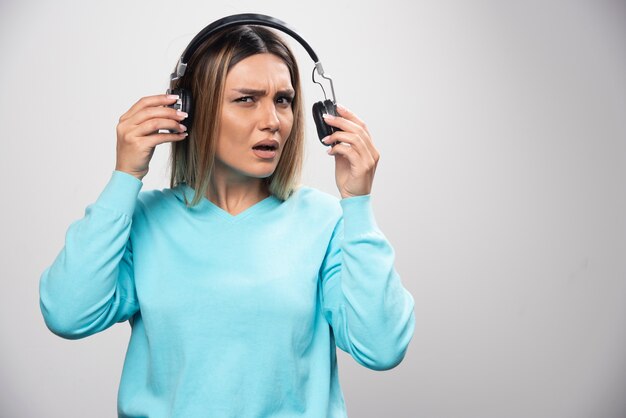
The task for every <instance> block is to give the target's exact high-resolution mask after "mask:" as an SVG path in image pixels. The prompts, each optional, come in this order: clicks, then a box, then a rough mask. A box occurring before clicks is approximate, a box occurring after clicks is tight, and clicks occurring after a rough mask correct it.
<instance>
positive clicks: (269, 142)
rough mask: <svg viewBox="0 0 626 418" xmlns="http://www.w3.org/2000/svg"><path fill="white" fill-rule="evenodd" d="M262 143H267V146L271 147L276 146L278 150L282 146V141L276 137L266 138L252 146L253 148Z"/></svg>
mask: <svg viewBox="0 0 626 418" xmlns="http://www.w3.org/2000/svg"><path fill="white" fill-rule="evenodd" d="M261 145H267V146H270V147H274V149H275V150H276V151H278V148H280V143H279V142H278V141H277V140H275V139H264V140H262V141H259V142H257V143H256V144H254V145H253V146H252V148H254V147H258V146H261Z"/></svg>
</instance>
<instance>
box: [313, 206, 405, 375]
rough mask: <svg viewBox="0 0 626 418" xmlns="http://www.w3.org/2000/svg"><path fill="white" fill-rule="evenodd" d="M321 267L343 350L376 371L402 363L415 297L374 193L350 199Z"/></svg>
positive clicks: (327, 311) (325, 305)
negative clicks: (381, 224) (377, 213)
mask: <svg viewBox="0 0 626 418" xmlns="http://www.w3.org/2000/svg"><path fill="white" fill-rule="evenodd" d="M340 202H341V206H342V209H343V217H342V218H341V219H340V220H339V221H338V223H337V225H336V226H335V230H334V231H333V235H332V237H331V241H330V245H329V247H328V251H327V253H326V256H325V258H324V261H323V263H322V268H321V270H320V275H321V277H320V281H321V297H322V309H323V312H324V316H325V317H326V319H327V321H328V323H329V324H330V325H331V326H332V328H333V332H334V335H335V341H336V344H337V346H338V347H339V348H341V349H342V350H344V351H345V352H347V353H349V354H350V355H351V356H352V357H353V358H354V359H355V360H356V361H357V362H358V363H360V364H361V365H363V366H365V367H368V368H370V369H373V370H387V369H391V368H393V367H395V366H397V365H398V364H399V363H400V362H401V361H402V359H403V358H404V355H405V353H406V350H407V347H408V344H409V342H410V340H411V338H412V337H413V330H414V327H415V315H414V312H413V307H414V300H413V297H412V296H411V294H410V293H409V292H408V291H407V290H406V289H405V288H404V287H403V286H402V283H401V281H400V277H399V276H398V273H397V272H396V270H395V268H394V258H395V254H394V250H393V248H392V247H391V245H390V244H389V242H388V241H387V239H386V238H385V236H384V235H383V233H382V232H381V231H380V229H379V228H378V226H377V225H376V222H375V220H374V215H373V211H372V207H371V196H370V195H363V196H356V197H350V198H344V199H342V200H341V201H340Z"/></svg>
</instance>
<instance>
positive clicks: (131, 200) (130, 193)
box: [96, 170, 143, 218]
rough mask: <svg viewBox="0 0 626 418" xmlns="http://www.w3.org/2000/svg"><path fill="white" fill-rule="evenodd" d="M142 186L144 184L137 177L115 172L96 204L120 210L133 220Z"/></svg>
mask: <svg viewBox="0 0 626 418" xmlns="http://www.w3.org/2000/svg"><path fill="white" fill-rule="evenodd" d="M142 186H143V182H142V181H141V180H139V179H138V178H137V177H135V176H132V175H130V174H128V173H125V172H123V171H118V170H115V171H113V174H112V175H111V179H110V180H109V182H108V183H107V185H106V186H105V188H104V190H103V191H102V193H100V196H99V197H98V199H97V200H96V204H97V205H99V206H103V207H106V208H109V209H114V210H118V211H120V212H122V213H124V214H126V215H127V216H128V217H130V218H132V217H133V213H134V212H135V205H136V204H137V196H138V195H139V191H140V190H141V187H142Z"/></svg>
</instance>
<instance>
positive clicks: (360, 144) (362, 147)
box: [322, 131, 380, 161]
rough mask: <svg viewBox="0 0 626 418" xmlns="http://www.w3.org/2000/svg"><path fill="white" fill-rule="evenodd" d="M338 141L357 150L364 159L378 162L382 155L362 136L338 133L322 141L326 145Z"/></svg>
mask: <svg viewBox="0 0 626 418" xmlns="http://www.w3.org/2000/svg"><path fill="white" fill-rule="evenodd" d="M337 141H341V142H345V143H348V144H350V146H352V147H353V148H355V150H356V151H357V152H358V153H359V155H361V156H363V157H364V158H371V159H373V160H374V161H378V160H379V159H380V153H379V152H378V150H377V149H376V147H375V146H374V144H372V143H371V142H370V143H368V142H367V141H365V140H363V138H361V137H360V136H358V135H356V134H352V133H349V132H344V131H336V132H334V133H333V134H332V135H329V136H327V137H326V138H324V139H323V140H322V142H324V143H325V144H334V143H335V142H337Z"/></svg>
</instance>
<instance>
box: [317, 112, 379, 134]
mask: <svg viewBox="0 0 626 418" xmlns="http://www.w3.org/2000/svg"><path fill="white" fill-rule="evenodd" d="M322 117H323V118H324V122H326V123H327V124H328V125H330V126H334V127H335V128H339V129H341V130H342V131H346V132H354V133H355V134H359V135H363V136H367V135H368V133H367V132H366V131H365V129H363V128H362V127H361V126H359V125H357V124H356V123H354V122H352V121H351V120H349V119H346V118H344V117H342V116H333V115H330V114H327V113H325V114H324V115H322Z"/></svg>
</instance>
